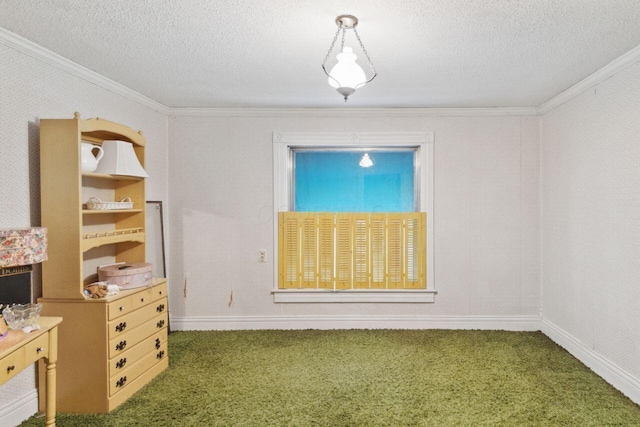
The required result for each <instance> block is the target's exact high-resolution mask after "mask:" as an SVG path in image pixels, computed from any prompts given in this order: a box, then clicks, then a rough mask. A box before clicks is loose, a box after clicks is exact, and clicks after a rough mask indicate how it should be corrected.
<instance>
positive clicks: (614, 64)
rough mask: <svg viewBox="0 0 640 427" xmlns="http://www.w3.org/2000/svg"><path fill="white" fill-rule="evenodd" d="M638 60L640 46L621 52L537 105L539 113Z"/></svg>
mask: <svg viewBox="0 0 640 427" xmlns="http://www.w3.org/2000/svg"><path fill="white" fill-rule="evenodd" d="M638 61H640V46H637V47H635V48H633V49H631V50H630V51H629V52H627V53H625V54H623V55H622V56H619V57H618V58H616V59H614V60H613V61H611V62H610V63H608V64H607V65H605V66H604V67H602V68H600V69H599V70H598V71H596V72H595V73H593V74H591V75H590V76H588V77H586V78H584V79H582V80H581V81H579V82H578V83H576V84H574V85H573V86H571V87H570V88H569V89H567V90H565V91H564V92H561V93H559V94H558V95H556V96H554V97H553V98H551V99H550V100H548V101H547V102H545V103H544V104H542V105H541V106H540V107H538V111H539V113H540V115H543V114H546V113H548V112H549V111H551V110H553V109H554V108H556V107H559V106H560V105H562V104H564V103H565V102H567V101H569V100H570V99H572V98H574V97H576V96H578V95H580V94H581V93H583V92H584V91H587V90H589V89H591V88H592V87H594V86H596V85H598V84H600V83H602V82H603V81H605V80H607V79H608V78H609V77H612V76H614V75H616V74H617V73H619V72H620V71H622V70H624V69H625V68H627V67H629V66H631V65H633V64H635V63H636V62H638Z"/></svg>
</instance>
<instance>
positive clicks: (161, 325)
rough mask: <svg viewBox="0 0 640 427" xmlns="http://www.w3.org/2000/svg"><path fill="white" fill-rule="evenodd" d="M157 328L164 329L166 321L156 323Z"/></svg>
mask: <svg viewBox="0 0 640 427" xmlns="http://www.w3.org/2000/svg"><path fill="white" fill-rule="evenodd" d="M156 326H157V327H158V328H162V327H163V326H164V319H163V320H159V321H158V323H156Z"/></svg>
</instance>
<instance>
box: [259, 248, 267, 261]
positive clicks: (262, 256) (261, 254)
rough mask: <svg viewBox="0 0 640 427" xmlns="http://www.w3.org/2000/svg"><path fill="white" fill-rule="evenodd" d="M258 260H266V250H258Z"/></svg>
mask: <svg viewBox="0 0 640 427" xmlns="http://www.w3.org/2000/svg"><path fill="white" fill-rule="evenodd" d="M258 262H267V250H266V249H259V250H258Z"/></svg>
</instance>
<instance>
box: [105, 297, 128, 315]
mask: <svg viewBox="0 0 640 427" xmlns="http://www.w3.org/2000/svg"><path fill="white" fill-rule="evenodd" d="M132 310H133V300H132V299H131V298H130V297H128V298H121V299H119V300H117V301H114V302H112V303H110V304H109V308H108V311H109V320H111V319H115V318H117V317H120V316H124V315H125V314H128V313H131V311H132Z"/></svg>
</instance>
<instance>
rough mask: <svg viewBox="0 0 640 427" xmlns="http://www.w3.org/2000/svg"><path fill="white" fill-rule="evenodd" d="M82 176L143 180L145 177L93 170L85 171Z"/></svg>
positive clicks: (113, 179) (116, 179)
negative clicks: (110, 173)
mask: <svg viewBox="0 0 640 427" xmlns="http://www.w3.org/2000/svg"><path fill="white" fill-rule="evenodd" d="M82 176H83V177H85V178H98V179H109V180H112V181H142V180H144V177H142V176H130V175H109V174H107V173H93V172H83V173H82Z"/></svg>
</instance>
